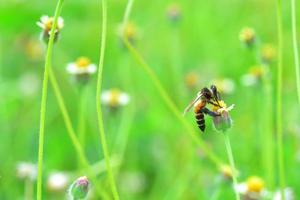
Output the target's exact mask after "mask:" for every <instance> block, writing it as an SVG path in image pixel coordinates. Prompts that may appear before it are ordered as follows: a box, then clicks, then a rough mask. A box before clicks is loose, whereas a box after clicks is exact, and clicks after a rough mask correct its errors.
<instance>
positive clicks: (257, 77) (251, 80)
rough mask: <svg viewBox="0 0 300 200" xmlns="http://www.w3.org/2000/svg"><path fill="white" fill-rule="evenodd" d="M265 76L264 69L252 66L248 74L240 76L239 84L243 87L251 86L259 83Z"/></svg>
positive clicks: (259, 66)
mask: <svg viewBox="0 0 300 200" xmlns="http://www.w3.org/2000/svg"><path fill="white" fill-rule="evenodd" d="M265 74H266V69H265V68H264V67H263V66H261V65H256V66H252V67H251V68H250V69H249V72H248V73H247V74H245V75H243V76H242V78H241V82H242V84H243V85H244V86H253V85H255V84H257V83H258V82H260V81H261V79H262V77H263V76H264V75H265Z"/></svg>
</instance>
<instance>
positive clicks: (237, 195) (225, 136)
mask: <svg viewBox="0 0 300 200" xmlns="http://www.w3.org/2000/svg"><path fill="white" fill-rule="evenodd" d="M223 135H224V141H225V146H226V151H227V156H228V159H229V162H230V166H231V171H232V180H233V189H234V192H235V198H236V200H240V195H239V194H238V192H237V191H236V189H235V186H236V185H237V178H236V168H235V165H234V159H233V154H232V149H231V144H230V140H229V137H228V133H223Z"/></svg>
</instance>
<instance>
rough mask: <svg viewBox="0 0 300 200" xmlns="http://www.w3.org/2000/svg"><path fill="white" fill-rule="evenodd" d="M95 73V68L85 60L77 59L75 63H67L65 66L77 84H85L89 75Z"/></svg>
mask: <svg viewBox="0 0 300 200" xmlns="http://www.w3.org/2000/svg"><path fill="white" fill-rule="evenodd" d="M96 71H97V66H96V65H95V64H93V63H91V61H90V60H89V59H88V58H87V57H83V56H82V57H79V58H77V60H76V61H75V62H72V63H69V64H68V65H67V72H68V73H69V74H71V75H74V76H75V78H76V80H77V81H79V82H83V83H86V82H87V81H88V80H89V78H90V75H91V74H94V73H95V72H96Z"/></svg>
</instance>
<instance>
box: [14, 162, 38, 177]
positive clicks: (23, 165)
mask: <svg viewBox="0 0 300 200" xmlns="http://www.w3.org/2000/svg"><path fill="white" fill-rule="evenodd" d="M17 177H18V178H20V179H29V180H31V181H34V180H35V179H36V177H37V166H36V165H35V164H33V163H29V162H20V163H18V164H17Z"/></svg>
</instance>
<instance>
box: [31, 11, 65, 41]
mask: <svg viewBox="0 0 300 200" xmlns="http://www.w3.org/2000/svg"><path fill="white" fill-rule="evenodd" d="M53 21H54V18H53V17H49V16H47V15H43V16H42V17H41V18H40V21H38V22H37V25H38V26H39V27H40V28H41V29H42V30H43V32H42V39H43V40H44V41H45V42H46V43H48V41H49V38H50V32H51V28H52V24H53ZM63 27H64V20H63V18H62V17H58V19H57V26H56V29H55V35H54V41H57V38H58V35H59V32H60V30H61V29H62V28H63Z"/></svg>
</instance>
